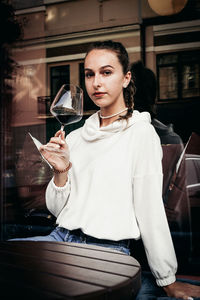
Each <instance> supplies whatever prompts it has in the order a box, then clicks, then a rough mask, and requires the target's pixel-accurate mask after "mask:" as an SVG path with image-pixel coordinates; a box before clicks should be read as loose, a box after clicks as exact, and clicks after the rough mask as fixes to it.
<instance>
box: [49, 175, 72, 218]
mask: <svg viewBox="0 0 200 300" xmlns="http://www.w3.org/2000/svg"><path fill="white" fill-rule="evenodd" d="M53 180H54V178H52V179H51V181H50V182H49V184H48V186H47V189H46V205H47V208H48V209H49V211H50V212H51V213H52V214H53V215H54V216H55V217H58V216H59V214H60V212H61V211H62V209H63V207H64V206H65V205H66V204H67V201H68V197H69V194H70V188H71V184H70V178H69V179H68V182H66V184H65V186H63V187H58V186H56V185H55V183H54V181H53Z"/></svg>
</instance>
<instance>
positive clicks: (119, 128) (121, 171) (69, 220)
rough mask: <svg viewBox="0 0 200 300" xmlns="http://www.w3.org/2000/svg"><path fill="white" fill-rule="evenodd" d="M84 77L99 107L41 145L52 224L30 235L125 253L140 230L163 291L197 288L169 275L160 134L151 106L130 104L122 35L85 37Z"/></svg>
mask: <svg viewBox="0 0 200 300" xmlns="http://www.w3.org/2000/svg"><path fill="white" fill-rule="evenodd" d="M85 84H86V89H87V92H88V95H89V96H90V98H91V99H92V101H93V102H94V103H95V104H96V105H97V106H98V107H99V108H100V110H99V111H98V112H97V113H95V114H93V115H92V116H91V117H89V118H88V119H87V120H86V122H85V124H84V126H83V127H82V128H79V129H77V130H75V131H73V132H72V133H70V134H69V135H68V136H67V138H66V139H65V136H64V133H63V132H61V131H58V132H57V133H56V134H55V136H54V137H52V138H51V139H50V141H49V143H47V144H46V145H43V146H42V147H41V153H42V155H43V156H44V157H45V158H46V159H47V160H48V161H49V163H50V164H51V165H52V166H53V168H54V172H55V175H54V177H53V178H52V180H51V181H50V183H49V185H48V187H47V191H46V203H47V207H48V209H49V210H50V211H51V212H52V213H53V214H54V215H55V216H56V217H57V225H58V226H57V227H56V229H55V230H54V231H53V232H52V233H51V234H50V235H49V236H45V237H33V238H29V239H32V240H48V241H55V240H56V241H67V242H69V241H72V242H87V243H91V244H98V245H99V246H106V247H112V248H113V247H114V248H115V249H118V250H120V251H123V252H124V253H127V254H129V253H130V251H129V250H130V249H129V241H130V239H139V238H140V237H141V238H142V240H143V243H144V245H145V249H146V254H147V258H148V262H149V266H150V268H151V271H152V273H153V275H154V277H155V279H156V282H157V285H158V286H159V287H163V289H164V291H165V292H166V293H167V295H168V296H172V297H177V298H178V297H179V298H182V299H190V298H188V297H193V296H198V295H200V289H199V288H198V287H197V286H195V285H184V284H183V283H180V282H177V281H176V278H175V273H176V269H177V262H176V256H175V252H174V248H173V244H172V240H171V236H170V231H169V228H168V223H167V219H166V215H165V211H164V207H163V201H162V164H161V160H162V151H161V146H160V141H159V137H158V135H157V134H156V132H155V130H154V128H153V126H152V125H151V118H150V114H149V113H148V112H143V113H139V112H138V111H136V110H134V101H133V98H134V85H133V81H132V80H131V73H130V70H129V59H128V54H127V52H126V50H125V48H124V47H123V46H122V45H121V44H120V43H116V42H112V41H105V42H97V43H94V44H93V45H91V47H90V48H89V50H88V52H87V54H86V58H85ZM145 280H146V279H145ZM160 289H161V290H162V288H160ZM142 293H143V292H142V289H141V292H140V293H139V295H138V299H139V298H140V297H143V294H142ZM165 295H166V294H165Z"/></svg>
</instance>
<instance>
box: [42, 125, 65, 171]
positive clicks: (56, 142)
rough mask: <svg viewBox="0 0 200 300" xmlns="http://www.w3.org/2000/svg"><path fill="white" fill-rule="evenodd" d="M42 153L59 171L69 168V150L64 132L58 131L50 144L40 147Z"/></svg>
mask: <svg viewBox="0 0 200 300" xmlns="http://www.w3.org/2000/svg"><path fill="white" fill-rule="evenodd" d="M40 152H41V154H42V155H43V156H44V158H45V159H46V160H47V161H48V162H49V163H50V165H51V166H52V167H53V168H54V169H55V170H57V171H63V170H64V169H66V168H67V167H68V166H69V149H68V146H67V144H66V142H65V132H64V131H61V130H59V131H57V132H56V134H55V136H54V137H52V138H51V139H50V141H49V143H47V144H46V145H42V146H41V147H40Z"/></svg>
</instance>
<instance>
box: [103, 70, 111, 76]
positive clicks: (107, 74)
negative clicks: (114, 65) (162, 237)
mask: <svg viewBox="0 0 200 300" xmlns="http://www.w3.org/2000/svg"><path fill="white" fill-rule="evenodd" d="M111 73H112V72H111V71H109V70H106V71H104V72H103V74H104V75H105V76H109V75H111Z"/></svg>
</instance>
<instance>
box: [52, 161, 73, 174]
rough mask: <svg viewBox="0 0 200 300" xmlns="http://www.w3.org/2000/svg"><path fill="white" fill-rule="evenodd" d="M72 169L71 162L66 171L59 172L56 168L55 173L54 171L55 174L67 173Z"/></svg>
mask: <svg viewBox="0 0 200 300" xmlns="http://www.w3.org/2000/svg"><path fill="white" fill-rule="evenodd" d="M71 167H72V163H71V162H69V165H68V166H67V167H66V168H65V169H63V170H58V169H56V168H53V171H54V173H56V174H61V173H67V172H68V171H69V169H71Z"/></svg>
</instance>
